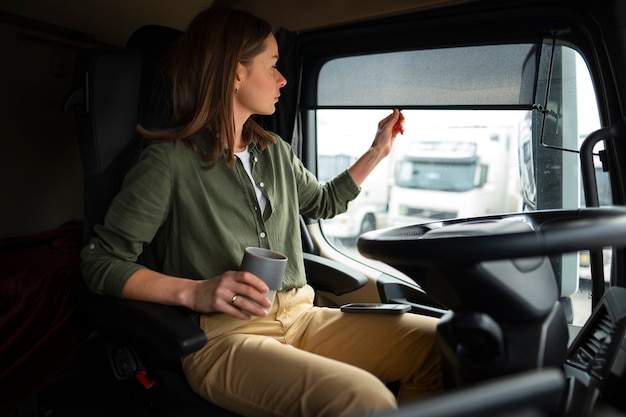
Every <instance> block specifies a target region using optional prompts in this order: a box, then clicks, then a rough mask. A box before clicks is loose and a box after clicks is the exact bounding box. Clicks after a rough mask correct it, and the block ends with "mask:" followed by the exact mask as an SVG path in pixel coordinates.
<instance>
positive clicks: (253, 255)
mask: <svg viewBox="0 0 626 417" xmlns="http://www.w3.org/2000/svg"><path fill="white" fill-rule="evenodd" d="M286 268H287V257H286V256H285V255H282V254H280V253H278V252H274V251H272V250H269V249H265V248H259V247H254V246H249V247H247V248H246V249H245V251H244V254H243V260H242V261H241V270H242V271H247V272H251V273H253V274H254V275H256V276H258V277H259V278H261V279H262V280H263V282H265V284H266V285H267V287H268V288H269V291H268V293H267V294H266V296H267V298H269V300H270V302H272V303H273V302H274V298H275V297H276V291H278V290H280V289H281V288H282V286H283V278H284V277H285V269H286ZM266 310H267V311H269V309H266Z"/></svg>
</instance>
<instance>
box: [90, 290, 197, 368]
mask: <svg viewBox="0 0 626 417" xmlns="http://www.w3.org/2000/svg"><path fill="white" fill-rule="evenodd" d="M83 309H85V310H86V312H87V313H88V315H89V319H90V322H91V324H92V325H93V326H94V327H96V328H97V329H99V330H101V331H103V332H105V333H108V334H113V335H114V336H117V337H118V338H123V339H125V340H129V341H132V342H133V343H136V344H137V345H138V346H140V347H142V348H146V349H150V350H151V351H153V352H155V353H156V354H158V355H159V356H161V357H164V358H167V359H179V358H181V357H183V356H185V355H188V354H190V353H193V352H195V351H197V350H198V349H200V348H201V347H202V346H204V345H205V344H206V342H207V337H206V334H205V333H204V331H202V329H200V328H199V327H198V326H197V325H196V323H194V322H193V321H192V320H191V319H190V318H189V317H188V316H186V315H185V314H183V313H182V312H181V311H180V310H178V309H176V308H174V307H170V306H166V305H162V304H155V303H148V302H143V301H135V300H125V299H120V298H116V297H109V296H103V295H98V294H94V293H91V292H89V291H85V292H84V298H83Z"/></svg>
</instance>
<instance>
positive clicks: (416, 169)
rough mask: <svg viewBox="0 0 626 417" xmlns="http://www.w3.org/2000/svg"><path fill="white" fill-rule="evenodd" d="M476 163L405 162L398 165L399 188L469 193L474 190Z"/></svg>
mask: <svg viewBox="0 0 626 417" xmlns="http://www.w3.org/2000/svg"><path fill="white" fill-rule="evenodd" d="M475 174H476V163H475V162H471V163H461V164H454V163H450V162H443V163H442V162H438V161H430V162H429V161H423V162H421V161H411V160H405V161H402V162H400V164H399V165H398V172H397V176H396V184H397V186H398V187H404V188H415V189H421V190H437V191H456V192H458V191H469V190H471V189H472V188H474V178H475Z"/></svg>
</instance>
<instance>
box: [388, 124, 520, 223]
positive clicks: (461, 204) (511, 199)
mask: <svg viewBox="0 0 626 417" xmlns="http://www.w3.org/2000/svg"><path fill="white" fill-rule="evenodd" d="M510 132H511V130H510V129H487V128H464V129H460V128H447V129H441V130H439V131H433V132H429V133H428V135H427V138H425V139H422V140H415V141H412V142H411V143H410V144H409V145H408V146H407V150H406V152H404V154H403V155H402V156H400V157H398V158H397V159H396V162H395V175H394V181H393V185H392V186H391V189H390V196H389V213H388V221H389V225H390V226H400V225H406V224H414V223H419V222H426V221H432V220H443V219H450V218H457V217H470V216H477V215H484V214H494V213H505V212H512V211H518V210H519V209H520V208H521V199H520V191H519V180H518V177H519V172H518V171H517V162H516V160H515V158H516V152H517V149H516V145H515V144H511V143H510V142H511V137H510Z"/></svg>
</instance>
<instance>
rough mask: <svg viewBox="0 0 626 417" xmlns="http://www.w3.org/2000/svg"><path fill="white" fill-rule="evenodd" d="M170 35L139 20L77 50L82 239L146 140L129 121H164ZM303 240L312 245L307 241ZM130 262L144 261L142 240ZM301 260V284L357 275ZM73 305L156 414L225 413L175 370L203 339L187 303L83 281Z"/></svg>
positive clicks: (338, 288) (349, 285)
mask: <svg viewBox="0 0 626 417" xmlns="http://www.w3.org/2000/svg"><path fill="white" fill-rule="evenodd" d="M179 35H180V32H179V31H177V30H174V29H170V28H166V27H161V26H147V27H143V28H141V29H139V30H137V32H136V33H135V34H134V35H133V36H132V37H131V38H130V40H129V42H128V47H127V48H126V49H97V50H90V51H87V52H86V53H85V54H84V55H83V56H82V57H81V58H80V59H79V64H78V68H77V74H78V77H77V80H78V86H77V88H76V90H75V91H74V93H73V94H72V95H71V96H70V99H69V100H68V102H67V104H66V107H68V108H70V107H71V108H73V109H75V110H76V120H77V130H78V132H77V136H78V140H79V148H80V152H81V160H82V162H83V169H84V187H85V189H84V196H85V203H84V231H85V236H84V237H85V241H86V240H87V239H88V238H89V237H90V235H91V232H92V230H93V226H94V225H95V224H98V223H101V222H102V221H103V219H104V214H105V212H106V209H107V207H108V205H109V203H110V201H111V199H112V198H113V197H114V196H115V194H116V193H117V192H118V191H119V189H120V186H121V182H122V179H123V177H124V176H125V174H126V173H127V171H128V169H129V168H130V167H131V166H132V165H133V164H134V162H135V161H136V160H137V158H138V156H139V155H140V153H141V152H142V150H143V149H144V148H145V146H147V144H146V143H145V142H144V141H143V139H142V138H140V137H139V136H138V135H137V134H136V133H135V127H136V123H137V121H139V122H140V123H142V124H143V125H144V126H145V127H148V128H155V127H164V126H166V125H167V123H168V120H169V112H170V108H171V107H170V106H169V100H170V98H169V97H170V95H169V90H168V88H169V85H168V84H167V82H166V77H165V76H164V72H163V70H162V67H163V66H162V63H163V62H162V60H163V56H164V53H165V51H166V50H167V48H169V47H170V45H172V43H173V42H174V41H175V40H176V39H177V38H178V36H179ZM302 225H303V229H302V231H303V233H306V228H305V227H304V223H302ZM303 237H304V238H305V240H306V236H305V235H303ZM304 247H305V250H307V248H308V250H309V251H312V249H313V248H312V245H311V242H310V241H308V242H307V244H305V245H304ZM138 262H140V263H142V264H143V265H146V266H149V267H154V265H155V263H154V262H153V261H152V259H151V251H150V247H149V246H147V247H146V248H144V253H143V254H142V256H141V257H140V259H139V261H138ZM305 268H306V270H307V275H308V277H309V278H310V279H313V281H311V280H310V283H311V285H313V286H314V287H315V288H318V289H321V290H323V291H330V292H333V293H335V294H338V295H341V294H344V293H347V292H350V291H353V290H355V289H357V288H360V287H362V286H363V285H365V283H366V282H367V277H365V276H364V275H363V274H361V273H360V272H358V271H355V270H352V269H351V268H348V267H346V266H343V265H340V264H338V263H336V262H332V261H329V260H327V259H323V258H321V257H318V256H316V255H314V254H312V253H308V254H306V256H305ZM83 307H84V309H85V312H86V314H87V315H88V317H89V320H90V321H91V323H92V324H93V326H94V328H95V329H97V332H98V333H99V335H100V336H101V337H102V338H103V340H104V341H105V343H106V346H107V349H108V355H109V359H110V362H111V365H112V367H113V370H114V373H115V375H116V376H117V377H118V379H132V378H136V379H138V380H139V382H141V384H143V385H144V387H146V388H145V393H146V394H145V396H144V395H142V396H143V397H145V402H146V404H147V405H149V406H152V407H154V408H155V409H158V411H159V413H161V414H164V415H176V416H181V415H185V416H195V415H202V416H207V415H211V416H234V415H235V414H233V413H230V412H228V411H226V410H223V409H221V408H219V407H217V406H215V405H213V404H210V403H208V402H206V401H205V400H203V399H202V398H201V397H199V396H198V395H196V394H195V393H194V392H193V391H192V390H191V388H190V387H189V385H188V384H187V382H186V380H185V377H184V374H183V372H182V368H181V366H180V358H181V357H182V356H185V355H187V354H190V353H192V352H194V351H196V350H198V349H200V348H201V347H202V346H203V345H204V344H205V343H206V341H207V339H206V335H205V334H204V332H203V331H202V330H201V329H200V328H199V327H198V326H197V325H196V324H195V323H194V321H192V320H191V319H190V317H189V314H188V313H189V312H184V311H181V310H179V309H177V308H173V307H169V306H164V305H158V304H154V303H147V302H140V301H133V300H123V299H118V298H114V297H107V296H100V295H96V294H93V293H90V292H88V291H85V293H84V303H83ZM138 401H140V400H138Z"/></svg>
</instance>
